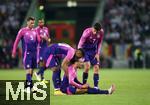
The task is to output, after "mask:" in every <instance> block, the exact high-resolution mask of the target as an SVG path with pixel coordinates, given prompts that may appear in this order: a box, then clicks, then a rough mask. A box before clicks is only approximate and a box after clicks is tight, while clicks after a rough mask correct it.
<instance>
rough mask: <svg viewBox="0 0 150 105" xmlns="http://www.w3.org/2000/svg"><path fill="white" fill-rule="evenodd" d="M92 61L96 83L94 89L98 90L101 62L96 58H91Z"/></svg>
mask: <svg viewBox="0 0 150 105" xmlns="http://www.w3.org/2000/svg"><path fill="white" fill-rule="evenodd" d="M91 58H92V60H91V64H92V65H93V71H94V73H93V81H94V88H98V83H99V79H100V76H99V70H100V68H99V64H100V63H99V61H97V59H96V58H95V56H91Z"/></svg>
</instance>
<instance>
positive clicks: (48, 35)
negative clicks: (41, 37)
mask: <svg viewBox="0 0 150 105" xmlns="http://www.w3.org/2000/svg"><path fill="white" fill-rule="evenodd" d="M46 30H47V31H46V32H47V37H48V38H50V34H49V30H48V28H47V27H46Z"/></svg>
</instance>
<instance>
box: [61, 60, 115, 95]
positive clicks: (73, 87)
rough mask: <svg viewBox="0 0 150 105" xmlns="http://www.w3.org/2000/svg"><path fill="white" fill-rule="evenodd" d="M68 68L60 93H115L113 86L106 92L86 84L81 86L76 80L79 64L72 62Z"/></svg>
mask: <svg viewBox="0 0 150 105" xmlns="http://www.w3.org/2000/svg"><path fill="white" fill-rule="evenodd" d="M71 63H72V64H70V66H69V67H68V75H69V76H68V77H66V76H64V78H63V81H62V84H61V91H62V92H63V93H66V94H68V95H71V94H83V93H88V94H112V93H113V92H114V91H115V85H111V87H110V88H109V89H108V90H101V89H98V88H92V87H90V86H89V85H88V84H82V83H81V82H80V81H78V79H77V71H78V67H80V66H81V64H80V62H77V61H73V62H71Z"/></svg>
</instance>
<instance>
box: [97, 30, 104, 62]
mask: <svg viewBox="0 0 150 105" xmlns="http://www.w3.org/2000/svg"><path fill="white" fill-rule="evenodd" d="M100 34H101V38H100V40H99V43H98V48H97V53H96V55H95V58H96V59H97V60H98V61H99V56H100V50H101V45H102V41H103V37H104V31H103V29H101V33H100Z"/></svg>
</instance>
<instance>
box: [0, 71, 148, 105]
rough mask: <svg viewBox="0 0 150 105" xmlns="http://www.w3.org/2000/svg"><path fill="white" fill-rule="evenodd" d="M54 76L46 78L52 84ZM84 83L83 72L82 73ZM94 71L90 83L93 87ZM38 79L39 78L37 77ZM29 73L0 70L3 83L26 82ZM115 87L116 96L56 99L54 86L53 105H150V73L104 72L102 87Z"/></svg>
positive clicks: (101, 78)
mask: <svg viewBox="0 0 150 105" xmlns="http://www.w3.org/2000/svg"><path fill="white" fill-rule="evenodd" d="M51 74H52V72H51V71H50V70H47V71H46V72H45V78H46V79H49V80H51ZM78 75H79V77H80V78H79V79H80V80H81V76H82V71H81V70H79V72H78ZM92 75H93V74H92V70H91V71H90V75H89V79H88V83H89V84H90V85H91V86H93V79H92V78H93V76H92ZM33 78H34V79H35V77H33ZM24 79H25V70H15V69H13V70H0V80H24ZM112 83H114V84H115V85H116V91H115V93H114V94H112V95H88V94H84V95H72V96H67V95H66V96H54V95H53V85H51V86H50V87H51V89H50V91H51V93H50V94H51V98H50V105H150V70H144V69H142V70H135V69H131V70H129V69H124V70H115V69H102V70H101V71H100V82H99V87H100V88H101V89H107V88H109V86H110V85H111V84H112Z"/></svg>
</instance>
